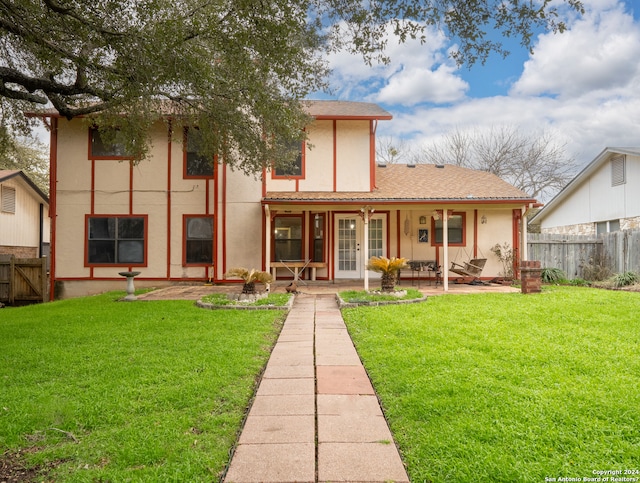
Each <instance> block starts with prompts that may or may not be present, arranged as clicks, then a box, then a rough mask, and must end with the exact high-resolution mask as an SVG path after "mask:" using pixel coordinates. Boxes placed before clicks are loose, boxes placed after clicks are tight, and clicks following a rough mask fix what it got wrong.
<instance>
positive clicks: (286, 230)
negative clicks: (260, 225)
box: [273, 215, 302, 262]
mask: <svg viewBox="0 0 640 483" xmlns="http://www.w3.org/2000/svg"><path fill="white" fill-rule="evenodd" d="M273 251H274V261H277V262H279V261H281V260H302V215H292V216H276V217H275V218H274V220H273Z"/></svg>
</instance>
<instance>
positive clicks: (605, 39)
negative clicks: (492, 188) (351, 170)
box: [330, 0, 640, 166]
mask: <svg viewBox="0 0 640 483" xmlns="http://www.w3.org/2000/svg"><path fill="white" fill-rule="evenodd" d="M583 4H584V5H585V8H586V13H585V15H584V16H581V17H576V16H572V17H571V18H567V19H566V22H567V24H568V27H569V28H568V30H567V31H566V32H565V33H563V34H552V33H540V34H538V35H537V36H536V38H535V39H534V54H533V55H530V54H529V52H527V51H526V50H524V49H523V48H521V47H519V45H518V44H517V43H515V44H513V45H509V48H510V50H511V52H512V53H511V55H510V56H509V57H507V58H506V59H503V58H502V57H500V56H498V55H494V56H492V57H491V58H490V59H489V61H488V62H487V63H486V64H485V65H481V64H477V65H474V66H473V67H472V68H471V69H469V68H467V67H462V68H457V67H456V66H455V65H454V64H453V62H452V61H451V59H450V58H449V57H448V50H449V49H451V48H452V46H454V45H455V44H454V42H453V41H452V40H451V39H448V38H446V37H445V36H444V35H443V34H442V33H439V32H435V31H433V32H430V33H429V36H428V41H427V43H426V45H420V44H419V43H418V42H408V43H406V44H403V45H397V44H396V43H395V42H390V43H389V51H388V53H389V55H390V56H391V59H392V62H391V64H390V65H387V66H381V65H377V66H373V67H367V66H366V65H365V64H364V63H363V62H362V61H361V60H360V59H359V58H354V57H353V56H351V55H349V54H347V53H338V54H335V55H333V56H332V57H331V58H330V63H331V66H332V68H333V75H332V79H331V86H332V88H333V93H332V95H331V96H330V97H331V98H334V99H343V100H353V101H369V102H376V103H378V104H380V105H381V106H382V107H384V108H385V109H387V110H388V111H389V112H390V113H391V114H393V116H394V119H393V120H392V121H387V122H382V123H380V126H379V127H378V135H379V136H385V137H392V138H393V139H405V140H406V142H408V143H411V144H412V145H414V146H418V147H419V146H421V145H428V144H430V143H432V142H437V140H438V139H440V138H441V137H442V136H443V135H445V134H446V133H448V132H452V131H453V130H455V129H461V130H466V129H476V128H482V127H490V126H502V125H509V126H515V127H518V128H519V129H521V130H524V131H526V132H532V133H536V132H540V131H542V130H545V131H547V132H551V133H553V135H554V136H555V137H556V139H557V141H558V142H559V143H562V144H566V152H567V154H568V155H569V156H571V157H573V158H575V160H576V162H577V164H578V165H579V166H583V165H584V164H586V163H588V162H589V161H591V160H592V159H594V158H595V157H596V156H597V154H598V153H600V151H602V150H603V149H604V148H605V147H607V146H640V6H636V7H635V9H634V0H626V1H623V0H583Z"/></svg>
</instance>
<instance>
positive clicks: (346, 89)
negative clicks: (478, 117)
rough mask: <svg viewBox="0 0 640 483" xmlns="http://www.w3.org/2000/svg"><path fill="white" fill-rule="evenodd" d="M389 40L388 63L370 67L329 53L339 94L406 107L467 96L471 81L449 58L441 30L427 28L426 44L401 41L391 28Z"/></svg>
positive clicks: (344, 54)
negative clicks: (398, 40)
mask: <svg viewBox="0 0 640 483" xmlns="http://www.w3.org/2000/svg"><path fill="white" fill-rule="evenodd" d="M388 39H389V45H388V47H387V49H386V51H385V53H386V54H387V55H388V56H389V57H390V58H391V63H389V64H387V65H382V64H376V65H373V66H367V65H366V64H365V63H364V62H363V60H362V58H360V57H358V56H356V55H352V54H349V53H348V52H338V53H336V54H334V55H331V56H330V58H329V64H330V66H331V68H332V69H333V76H332V79H331V85H332V87H333V89H334V91H335V92H336V94H337V95H338V97H340V98H343V99H357V98H361V99H366V100H369V101H372V102H380V103H386V104H398V105H405V106H413V105H417V104H420V103H423V102H432V103H436V104H442V103H449V102H452V101H457V100H460V99H462V98H463V97H464V95H465V92H466V91H467V89H468V84H467V83H466V82H465V81H463V80H462V79H461V78H460V77H459V76H458V75H457V74H456V72H457V69H456V67H455V66H454V65H453V63H452V62H451V61H450V60H449V59H448V56H447V51H446V50H447V49H448V48H450V47H451V46H450V45H449V42H448V40H447V38H446V37H445V36H444V35H443V34H442V32H439V31H436V30H434V29H429V30H427V32H426V41H425V42H424V43H421V42H420V40H418V39H409V40H407V41H406V42H405V43H398V42H397V41H396V40H395V38H394V37H393V35H392V34H391V31H389V34H388Z"/></svg>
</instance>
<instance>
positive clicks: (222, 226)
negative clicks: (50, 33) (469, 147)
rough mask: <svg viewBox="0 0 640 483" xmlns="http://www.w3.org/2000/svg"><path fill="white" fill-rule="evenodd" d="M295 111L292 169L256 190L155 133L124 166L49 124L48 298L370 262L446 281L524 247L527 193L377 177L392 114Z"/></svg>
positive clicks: (112, 150) (431, 176)
mask: <svg viewBox="0 0 640 483" xmlns="http://www.w3.org/2000/svg"><path fill="white" fill-rule="evenodd" d="M306 108H307V109H308V112H309V114H310V115H311V116H312V118H313V122H312V123H311V125H310V126H308V127H307V134H308V139H309V141H308V143H305V145H303V146H301V152H300V156H299V157H298V159H297V164H296V165H295V166H292V167H289V168H288V169H287V170H286V171H282V170H278V169H265V170H264V172H263V173H262V176H261V177H259V178H258V179H254V178H253V177H250V176H246V175H244V174H243V173H241V172H238V171H232V170H230V169H228V168H227V166H226V165H225V164H224V160H222V159H217V160H216V162H215V163H212V162H209V161H208V160H203V159H202V158H201V157H200V156H198V154H197V153H196V152H192V151H190V143H189V141H188V139H187V140H186V142H180V143H179V142H175V141H172V139H171V136H168V135H167V132H166V127H165V126H164V125H163V124H161V123H158V125H157V128H156V132H155V134H154V139H153V147H152V151H151V153H150V156H149V159H148V160H145V161H143V162H141V163H139V164H137V165H133V164H131V163H129V162H128V160H127V159H126V156H123V153H122V152H119V151H118V149H117V147H116V146H109V145H105V144H104V143H102V142H101V139H100V136H99V133H98V131H95V130H92V129H91V128H90V127H87V124H86V123H83V122H81V121H80V120H71V121H68V120H66V119H64V118H60V117H59V116H55V115H54V116H51V128H52V129H51V187H52V189H51V212H52V217H53V218H52V246H53V248H52V257H53V260H52V269H51V270H52V277H51V278H52V284H53V287H52V290H51V293H52V294H55V296H56V297H70V296H77V295H85V294H89V293H96V292H99V291H103V290H107V289H122V286H123V281H122V280H123V279H122V277H121V276H119V275H118V274H119V272H121V271H127V270H135V271H139V272H140V275H139V276H138V277H137V278H136V286H137V287H145V286H156V287H157V286H163V285H169V284H173V283H179V282H194V283H196V282H204V281H208V280H210V281H212V282H223V281H225V278H224V274H225V272H226V271H227V270H229V269H231V268H234V267H245V268H257V269H262V270H269V271H272V272H273V273H274V274H275V275H276V276H277V277H278V279H284V278H287V277H289V278H291V277H293V274H294V272H296V271H297V270H302V268H306V269H305V270H304V272H303V275H302V276H305V277H308V278H316V279H318V280H336V279H341V278H350V279H362V278H363V277H364V273H365V266H366V261H367V259H368V257H370V256H373V255H378V256H380V255H383V256H402V257H406V258H409V259H420V260H434V261H437V262H438V264H440V265H443V268H445V269H446V268H447V267H446V266H447V265H448V262H449V261H455V260H458V261H466V260H467V259H469V258H475V257H480V256H484V258H487V259H488V261H487V264H486V268H485V272H484V273H483V277H485V278H487V277H488V278H491V277H495V276H497V275H498V274H499V272H500V270H501V268H502V265H501V263H500V261H499V260H498V259H497V258H496V257H495V256H494V257H492V256H491V255H492V254H491V252H490V248H491V247H492V246H493V245H495V244H496V243H509V244H511V246H512V247H513V248H514V249H515V250H516V252H518V250H519V249H520V246H522V245H521V239H522V234H521V228H520V227H521V226H523V224H522V218H523V215H524V214H525V213H526V210H527V209H528V208H529V207H530V206H531V205H532V204H533V203H534V202H535V200H533V199H531V198H530V197H529V196H527V195H526V194H525V193H523V192H521V191H520V190H518V189H516V188H514V187H513V186H511V185H509V184H508V183H506V182H504V181H502V180H500V179H499V178H497V177H495V176H493V175H490V174H488V173H484V172H477V171H473V170H468V169H464V168H460V167H456V166H450V165H446V166H444V165H442V166H437V165H426V164H425V165H410V166H407V165H389V166H381V165H377V164H376V159H375V137H376V129H377V126H378V123H379V122H381V121H388V120H390V119H391V115H390V114H389V113H388V112H386V111H385V110H383V109H382V108H380V107H379V106H377V105H375V104H370V103H359V102H342V101H309V102H307V103H306ZM187 135H188V131H187ZM518 254H519V253H518ZM519 255H521V254H519ZM445 274H446V272H445Z"/></svg>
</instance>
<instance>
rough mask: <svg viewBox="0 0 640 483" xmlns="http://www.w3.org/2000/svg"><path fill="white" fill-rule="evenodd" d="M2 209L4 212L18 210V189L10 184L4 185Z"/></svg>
mask: <svg viewBox="0 0 640 483" xmlns="http://www.w3.org/2000/svg"><path fill="white" fill-rule="evenodd" d="M2 211H3V212H4V213H15V212H16V189H15V188H12V187H10V186H2Z"/></svg>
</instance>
